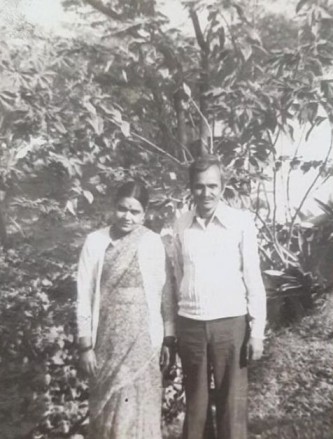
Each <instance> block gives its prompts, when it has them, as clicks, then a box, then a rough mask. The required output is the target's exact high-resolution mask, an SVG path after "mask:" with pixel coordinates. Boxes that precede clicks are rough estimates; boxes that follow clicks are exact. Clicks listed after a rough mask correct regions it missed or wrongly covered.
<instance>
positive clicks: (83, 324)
mask: <svg viewBox="0 0 333 439" xmlns="http://www.w3.org/2000/svg"><path fill="white" fill-rule="evenodd" d="M90 247H91V245H90V239H89V236H88V238H87V239H86V241H85V243H84V245H83V247H82V250H81V254H80V259H79V267H78V273H77V306H76V321H77V330H78V337H79V338H80V337H91V335H92V332H91V328H92V325H91V315H92V297H93V292H94V284H95V281H94V278H95V277H94V270H95V267H94V261H93V257H92V251H91V248H90Z"/></svg>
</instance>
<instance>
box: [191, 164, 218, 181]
mask: <svg viewBox="0 0 333 439" xmlns="http://www.w3.org/2000/svg"><path fill="white" fill-rule="evenodd" d="M221 179H222V180H223V174H222V172H221V168H220V167H219V166H218V165H215V164H214V165H212V166H209V167H208V168H207V169H204V170H200V171H198V172H197V173H196V174H195V176H194V182H197V181H203V180H205V181H208V180H212V181H215V180H218V181H220V180H221Z"/></svg>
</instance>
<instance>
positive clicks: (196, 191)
mask: <svg viewBox="0 0 333 439" xmlns="http://www.w3.org/2000/svg"><path fill="white" fill-rule="evenodd" d="M223 189H224V188H223V186H222V181H221V172H220V169H219V167H218V166H216V165H213V166H210V167H209V168H208V169H206V170H205V171H202V172H199V173H197V175H196V176H195V177H194V181H193V185H192V188H191V190H192V195H193V198H194V202H195V204H196V206H197V210H198V213H199V215H200V216H201V217H202V218H210V217H211V216H212V215H213V213H214V211H215V209H216V206H217V204H218V202H219V200H220V199H221V196H222V193H223Z"/></svg>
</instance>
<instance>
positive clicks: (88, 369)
mask: <svg viewBox="0 0 333 439" xmlns="http://www.w3.org/2000/svg"><path fill="white" fill-rule="evenodd" d="M80 365H81V368H82V370H83V371H84V372H85V373H86V374H87V375H88V376H89V377H91V376H95V375H96V372H97V361H96V356H95V352H94V351H93V349H90V350H89V351H87V352H82V353H80Z"/></svg>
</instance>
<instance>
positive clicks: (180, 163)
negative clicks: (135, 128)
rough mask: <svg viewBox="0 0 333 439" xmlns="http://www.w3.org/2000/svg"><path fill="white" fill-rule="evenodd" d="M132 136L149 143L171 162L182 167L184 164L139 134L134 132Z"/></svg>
mask: <svg viewBox="0 0 333 439" xmlns="http://www.w3.org/2000/svg"><path fill="white" fill-rule="evenodd" d="M132 136H133V137H136V138H137V139H139V140H142V141H143V142H145V143H147V144H148V145H150V146H151V147H152V148H153V149H155V150H156V151H158V152H159V153H160V154H162V155H165V156H166V157H168V158H169V159H170V160H172V161H173V162H175V163H177V165H180V166H182V165H183V163H182V162H181V161H179V160H178V159H176V157H174V156H173V155H171V154H169V153H168V152H166V151H164V149H162V148H160V147H159V146H157V145H155V143H153V142H151V141H150V140H148V139H146V138H145V137H142V136H140V135H139V134H136V133H133V132H132Z"/></svg>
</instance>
